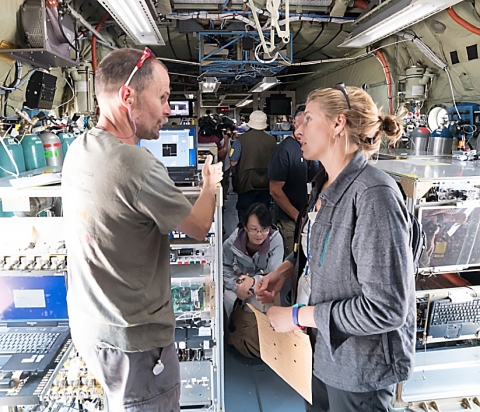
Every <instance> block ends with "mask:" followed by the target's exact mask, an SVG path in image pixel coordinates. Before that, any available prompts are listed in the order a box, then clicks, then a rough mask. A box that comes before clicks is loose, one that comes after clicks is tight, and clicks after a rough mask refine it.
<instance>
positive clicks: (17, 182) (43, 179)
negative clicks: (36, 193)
mask: <svg viewBox="0 0 480 412" xmlns="http://www.w3.org/2000/svg"><path fill="white" fill-rule="evenodd" d="M61 181H62V174H61V173H41V174H39V175H34V176H25V177H19V178H15V179H10V184H11V185H12V186H13V187H14V188H15V189H25V188H28V187H35V186H46V185H53V184H58V183H61Z"/></svg>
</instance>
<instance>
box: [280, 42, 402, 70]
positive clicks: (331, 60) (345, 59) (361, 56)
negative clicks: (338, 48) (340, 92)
mask: <svg viewBox="0 0 480 412" xmlns="http://www.w3.org/2000/svg"><path fill="white" fill-rule="evenodd" d="M407 41H409V40H399V41H395V42H393V43H389V44H385V45H384V46H380V47H377V48H375V50H381V49H384V48H386V47H390V46H392V45H394V44H398V43H404V42H407ZM375 50H371V51H368V52H366V53H363V54H359V55H358V56H353V57H338V58H335V59H326V60H312V61H308V62H299V63H289V64H287V66H312V65H315V64H322V63H336V62H342V61H350V60H359V59H364V58H365V57H368V56H370V55H372V54H373V53H374V51H375Z"/></svg>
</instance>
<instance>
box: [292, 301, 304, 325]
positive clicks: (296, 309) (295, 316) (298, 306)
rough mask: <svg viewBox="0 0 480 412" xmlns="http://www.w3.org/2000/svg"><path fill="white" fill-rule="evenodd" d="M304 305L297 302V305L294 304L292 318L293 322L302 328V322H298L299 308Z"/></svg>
mask: <svg viewBox="0 0 480 412" xmlns="http://www.w3.org/2000/svg"><path fill="white" fill-rule="evenodd" d="M302 306H305V305H304V304H303V303H296V304H295V305H293V306H292V320H293V324H294V325H295V326H298V327H299V328H302V326H300V324H299V323H298V309H300V308H301V307H302Z"/></svg>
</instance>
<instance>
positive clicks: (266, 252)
mask: <svg viewBox="0 0 480 412" xmlns="http://www.w3.org/2000/svg"><path fill="white" fill-rule="evenodd" d="M282 260H283V240H282V237H281V236H280V233H279V232H278V230H276V229H274V228H272V218H271V215H270V212H269V210H268V208H267V207H266V206H265V205H264V204H263V203H254V204H253V205H251V206H250V207H249V208H248V209H247V211H246V213H245V215H244V217H243V222H241V223H240V228H238V229H236V230H235V231H234V232H233V233H232V235H231V236H230V237H229V238H228V239H227V240H226V241H225V242H224V244H223V281H224V285H225V291H224V295H223V296H224V306H225V312H226V316H227V319H229V321H230V322H229V327H230V331H231V333H230V343H232V344H233V345H234V346H235V347H236V348H237V349H238V350H239V351H240V352H241V353H242V354H244V355H245V356H259V347H258V346H259V345H258V332H257V326H256V325H257V324H256V321H255V315H254V314H253V313H252V311H251V310H250V309H249V308H248V307H247V306H246V304H247V303H250V304H252V305H253V306H255V307H257V308H258V309H260V310H261V311H263V312H266V310H267V309H268V308H269V307H270V306H271V303H267V304H261V303H260V302H258V301H257V299H256V298H255V296H253V287H254V285H255V283H256V282H257V281H259V280H260V279H261V278H262V277H263V276H264V275H266V274H267V273H269V272H271V271H272V270H274V269H275V268H276V267H277V266H278V265H280V264H281V263H282ZM235 304H236V308H237V310H236V311H235V312H234V313H233V315H232V312H233V311H234V305H235ZM246 339H247V341H246Z"/></svg>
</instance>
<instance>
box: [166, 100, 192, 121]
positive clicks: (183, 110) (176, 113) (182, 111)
mask: <svg viewBox="0 0 480 412" xmlns="http://www.w3.org/2000/svg"><path fill="white" fill-rule="evenodd" d="M169 103H170V109H171V110H172V114H171V115H170V117H193V114H192V102H191V101H190V100H170V102H169Z"/></svg>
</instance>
